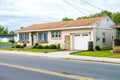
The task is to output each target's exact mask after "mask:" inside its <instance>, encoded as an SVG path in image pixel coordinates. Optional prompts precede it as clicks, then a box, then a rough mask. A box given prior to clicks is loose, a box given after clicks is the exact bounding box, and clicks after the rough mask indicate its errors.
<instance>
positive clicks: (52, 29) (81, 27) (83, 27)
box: [17, 26, 92, 32]
mask: <svg viewBox="0 0 120 80" xmlns="http://www.w3.org/2000/svg"><path fill="white" fill-rule="evenodd" d="M85 28H88V29H90V28H92V26H80V27H69V28H68V27H66V28H51V29H41V30H25V31H17V32H36V31H54V30H70V29H85Z"/></svg>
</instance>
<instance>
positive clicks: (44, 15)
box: [0, 0, 120, 30]
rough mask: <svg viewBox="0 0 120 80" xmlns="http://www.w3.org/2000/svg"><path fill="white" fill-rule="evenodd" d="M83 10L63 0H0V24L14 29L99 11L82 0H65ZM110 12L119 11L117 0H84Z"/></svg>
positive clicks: (119, 5) (119, 4)
mask: <svg viewBox="0 0 120 80" xmlns="http://www.w3.org/2000/svg"><path fill="white" fill-rule="evenodd" d="M67 1H68V2H70V3H71V4H73V5H76V6H77V8H78V9H79V10H80V11H81V12H84V13H85V14H83V13H80V12H79V11H77V10H75V9H74V8H73V7H71V6H70V5H68V4H67V3H65V2H63V0H47V1H46V0H24V1H22V0H0V4H1V6H0V24H1V25H4V26H8V28H9V30H14V29H17V28H19V27H20V26H28V25H31V24H36V23H45V22H55V21H61V19H62V18H63V17H71V18H74V19H75V18H77V17H80V16H85V15H89V14H93V13H96V12H100V11H101V10H98V9H97V8H94V7H92V6H90V5H88V4H86V3H84V2H83V1H82V0H67ZM84 1H87V2H89V3H91V4H94V5H95V6H97V7H99V8H102V9H107V10H109V11H112V12H116V11H119V7H120V1H119V0H105V1H104V0H84Z"/></svg>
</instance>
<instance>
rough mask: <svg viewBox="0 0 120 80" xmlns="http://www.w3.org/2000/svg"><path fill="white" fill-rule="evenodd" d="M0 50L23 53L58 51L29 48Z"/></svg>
mask: <svg viewBox="0 0 120 80" xmlns="http://www.w3.org/2000/svg"><path fill="white" fill-rule="evenodd" d="M0 50H9V51H14V50H16V51H25V52H44V53H47V52H55V51H59V49H34V48H29V49H24V48H0Z"/></svg>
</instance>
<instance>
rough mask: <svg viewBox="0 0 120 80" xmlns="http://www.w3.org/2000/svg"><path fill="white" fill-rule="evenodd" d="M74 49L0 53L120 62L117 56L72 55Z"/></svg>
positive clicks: (1, 51) (3, 51)
mask: <svg viewBox="0 0 120 80" xmlns="http://www.w3.org/2000/svg"><path fill="white" fill-rule="evenodd" d="M71 52H74V51H58V52H50V53H34V52H23V51H5V50H0V53H11V54H18V55H29V56H39V57H40V56H41V57H54V58H60V59H71V60H82V61H94V62H106V63H117V64H120V59H117V58H102V57H89V56H76V55H70V53H71Z"/></svg>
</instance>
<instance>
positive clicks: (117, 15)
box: [112, 12, 120, 24]
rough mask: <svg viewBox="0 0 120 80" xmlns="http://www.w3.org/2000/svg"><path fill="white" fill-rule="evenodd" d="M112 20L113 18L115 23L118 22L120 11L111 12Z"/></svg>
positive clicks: (119, 21)
mask: <svg viewBox="0 0 120 80" xmlns="http://www.w3.org/2000/svg"><path fill="white" fill-rule="evenodd" d="M112 20H113V21H114V22H115V23H116V24H120V12H117V13H113V14H112Z"/></svg>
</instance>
